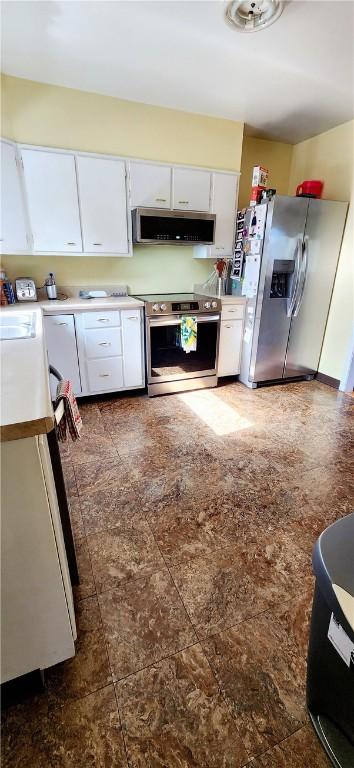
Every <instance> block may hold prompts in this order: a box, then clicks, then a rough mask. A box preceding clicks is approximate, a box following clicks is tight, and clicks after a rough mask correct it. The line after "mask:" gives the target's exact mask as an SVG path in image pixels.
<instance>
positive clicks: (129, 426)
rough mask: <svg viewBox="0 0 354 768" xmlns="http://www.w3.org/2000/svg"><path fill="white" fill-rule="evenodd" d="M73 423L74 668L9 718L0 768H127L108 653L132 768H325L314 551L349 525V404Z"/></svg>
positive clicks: (89, 415)
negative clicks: (314, 670) (316, 665)
mask: <svg viewBox="0 0 354 768" xmlns="http://www.w3.org/2000/svg"><path fill="white" fill-rule="evenodd" d="M203 408H204V410H203ZM80 411H81V415H82V418H83V425H84V426H83V432H82V440H81V441H79V442H77V443H72V442H71V441H70V440H68V441H67V442H66V443H65V444H61V445H60V451H61V456H62V462H63V468H64V475H65V481H66V487H67V491H68V497H69V500H70V502H71V517H72V524H73V530H74V536H75V547H76V550H77V557H78V565H79V573H80V579H81V581H80V585H79V587H77V588H75V590H74V594H75V599H76V604H77V618H78V625H79V639H78V643H77V649H78V653H77V655H76V657H75V658H74V659H72V660H69V661H67V662H65V663H64V664H61V665H57V666H56V667H55V668H53V669H52V670H48V672H47V679H48V690H47V691H46V692H45V693H44V694H43V695H42V696H37V697H36V698H35V699H33V698H32V699H29V700H28V701H27V702H25V703H23V704H21V705H18V706H16V707H10V708H9V710H8V711H7V712H5V714H4V721H5V727H4V736H3V750H4V756H5V757H4V765H5V766H6V768H10V766H11V768H19V766H21V768H22V767H23V768H72V766H75V768H108V766H109V768H111V766H112V768H117V767H118V766H119V767H120V766H122V768H123V766H124V768H127V763H126V759H125V755H124V750H123V742H122V735H121V732H120V729H119V721H118V712H117V707H116V702H115V701H114V697H113V689H112V686H111V685H110V684H109V685H108V686H107V687H105V686H106V685H107V683H110V681H111V679H112V677H111V669H110V668H109V667H108V661H107V654H106V646H108V648H109V654H110V661H111V666H112V669H113V672H114V673H115V675H116V677H120V676H121V675H127V677H125V679H124V680H123V679H120V682H117V683H116V692H117V694H118V697H119V701H120V705H121V708H122V714H123V719H124V729H125V735H126V743H127V748H128V752H129V759H130V768H144V767H145V766H146V768H182V767H183V768H187V767H190V768H197V767H198V766H200V767H201V768H207V766H208V768H219V767H220V768H229V767H230V766H233V767H235V768H238V767H239V766H241V765H242V766H244V765H245V764H247V765H250V766H252V768H253V766H254V768H315V766H316V768H325V766H327V765H328V761H327V758H326V757H325V755H324V752H323V751H322V749H321V747H320V745H319V744H318V742H317V740H316V737H315V735H314V734H313V732H312V730H311V729H310V728H309V727H308V726H307V725H306V726H304V725H303V723H305V722H306V723H307V722H308V720H307V718H306V716H305V708H304V687H305V678H306V653H307V642H308V624H309V617H310V612H311V602H312V591H313V577H312V576H311V551H312V547H313V544H314V542H315V540H316V539H317V537H318V535H319V534H320V533H321V532H322V530H324V528H326V527H327V526H328V525H329V524H331V523H332V522H334V521H335V520H336V519H338V518H339V517H341V516H342V515H343V514H346V513H347V512H348V511H352V508H354V488H353V480H352V477H353V469H354V460H353V455H354V437H353V435H354V430H353V424H354V416H353V414H354V401H353V399H352V398H350V397H347V396H345V395H343V394H341V393H338V392H336V391H335V390H333V389H330V388H329V387H326V386H325V385H322V384H319V383H318V382H296V383H292V384H287V385H286V386H271V387H262V388H258V389H256V390H254V391H251V390H249V389H247V388H246V387H244V386H242V385H241V384H239V383H238V382H227V383H225V384H224V385H223V386H220V387H218V388H217V389H214V390H210V391H208V392H204V393H203V392H202V393H198V392H192V393H187V395H184V394H183V395H178V394H176V395H172V396H170V397H161V398H148V397H147V396H146V395H145V394H141V392H139V393H137V394H136V395H128V396H126V395H124V396H122V395H119V396H117V397H114V396H113V397H110V398H109V399H108V398H102V399H100V400H97V401H96V402H91V403H89V402H87V401H82V402H81V403H80ZM84 530H85V532H86V533H87V534H88V544H89V549H90V552H91V557H92V563H93V569H92V566H91V557H90V554H89V549H88V547H87V545H86V538H85V536H83V532H84ZM165 562H166V563H167V565H168V566H169V567H170V571H171V573H172V577H173V580H174V584H175V585H176V586H177V590H178V591H179V594H180V596H181V598H182V600H183V603H182V601H181V598H180V596H179V595H178V594H177V591H176V589H175V586H174V585H173V584H172V583H171V580H170V576H169V575H168V573H167V570H166V566H165ZM93 571H94V573H93ZM94 576H95V580H96V584H95V581H94ZM96 585H97V588H98V590H99V592H100V595H99V597H98V600H99V602H100V605H101V610H102V616H103V619H104V628H103V626H102V624H101V613H100V612H99V610H98V602H97V598H96V596H95V594H96ZM269 606H271V607H269ZM185 610H187V612H188V615H189V617H190V619H191V620H192V621H193V623H194V626H195V628H196V629H197V631H198V635H199V637H200V638H203V639H202V646H203V649H204V652H203V650H202V649H201V646H200V645H199V644H198V643H195V642H194V641H195V639H196V638H195V635H194V629H193V628H192V627H191V624H190V622H189V619H187V618H186V614H185ZM255 614H257V615H255ZM104 632H105V633H106V637H103V633H104ZM182 646H184V650H183V651H180V650H179V649H180V648H181V647H182ZM162 657H164V658H162ZM207 657H208V659H209V661H207ZM157 659H159V660H158V661H157ZM146 665H148V666H146ZM141 666H144V668H143V669H141ZM138 669H140V671H136V670H138ZM212 670H213V671H212ZM101 685H102V686H104V687H103V688H102V689H100V690H96V689H97V688H98V686H101ZM219 686H220V687H219ZM220 689H221V691H220ZM92 691H94V692H92ZM76 697H81V698H76ZM276 742H278V743H277V744H276ZM246 747H247V752H246ZM252 758H253V759H252ZM249 761H250V762H249Z"/></svg>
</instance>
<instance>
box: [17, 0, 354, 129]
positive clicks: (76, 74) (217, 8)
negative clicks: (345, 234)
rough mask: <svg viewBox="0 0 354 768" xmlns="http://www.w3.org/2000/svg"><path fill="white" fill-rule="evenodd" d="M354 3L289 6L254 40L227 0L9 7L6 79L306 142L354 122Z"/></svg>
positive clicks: (304, 0)
mask: <svg viewBox="0 0 354 768" xmlns="http://www.w3.org/2000/svg"><path fill="white" fill-rule="evenodd" d="M353 8H354V5H353V1H352V0H333V2H332V1H331V0H290V2H287V3H286V5H285V9H284V12H283V14H282V16H281V17H280V19H279V20H278V21H276V23H275V24H274V25H273V26H271V27H269V28H268V29H265V30H262V31H259V32H256V33H254V34H244V33H240V32H238V31H237V30H236V29H235V30H234V29H233V28H232V27H231V26H229V25H228V24H227V23H226V22H225V19H224V12H225V3H224V2H223V1H222V0H211V1H210V2H209V1H205V0H199V1H198V0H197V1H196V2H195V1H192V0H179V2H174V1H172V2H169V0H161V1H160V2H159V1H157V2H156V1H155V0H145V1H144V0H143V1H141V0H137V1H135V0H130V1H129V0H122V1H121V2H116V1H110V2H106V0H101V1H100V2H99V1H98V2H97V0H90V1H88V2H77V1H76V0H69V1H67V2H62V1H61V0H60V1H57V0H51V1H50V2H46V1H44V2H43V1H41V2H32V1H31V2H19V1H18V0H12V1H11V2H7V1H6V2H3V3H2V59H3V61H2V70H3V71H4V72H6V73H8V74H11V75H16V76H18V77H25V78H29V79H32V80H38V81H41V82H45V83H53V84H56V85H64V86H68V87H70V88H78V89H82V90H85V91H95V92H97V93H103V94H109V95H111V96H117V97H120V98H123V99H131V100H133V101H141V102H145V103H148V104H157V105H161V106H165V107H172V108H174V109H183V110H187V111H190V112H199V113H202V114H206V115H215V116H217V117H225V118H231V119H234V120H242V121H244V122H245V123H246V129H247V132H248V133H250V134H254V135H259V136H264V137H270V138H275V139H280V140H283V141H289V142H292V143H293V142H297V141H301V140H302V139H304V138H307V137H309V136H312V135H314V134H316V133H320V132H322V131H324V130H327V129H329V128H331V127H333V126H335V125H339V124H340V123H343V122H345V121H346V120H349V119H351V118H352V117H353Z"/></svg>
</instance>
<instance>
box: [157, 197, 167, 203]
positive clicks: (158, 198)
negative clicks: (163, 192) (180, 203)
mask: <svg viewBox="0 0 354 768" xmlns="http://www.w3.org/2000/svg"><path fill="white" fill-rule="evenodd" d="M155 202H156V203H165V202H166V198H165V197H155Z"/></svg>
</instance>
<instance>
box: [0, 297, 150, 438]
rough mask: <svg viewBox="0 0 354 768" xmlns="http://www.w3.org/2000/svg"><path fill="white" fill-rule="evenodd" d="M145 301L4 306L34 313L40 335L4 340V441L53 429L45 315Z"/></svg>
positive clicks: (138, 305) (42, 302)
mask: <svg viewBox="0 0 354 768" xmlns="http://www.w3.org/2000/svg"><path fill="white" fill-rule="evenodd" d="M143 306H144V304H143V302H142V301H139V299H135V298H134V297H132V296H119V297H113V296H109V297H108V298H100V299H80V298H79V297H78V296H71V297H69V298H68V299H63V300H55V299H54V300H52V301H49V300H48V299H44V300H39V301H28V302H27V301H23V302H17V303H16V304H11V305H10V306H9V307H4V308H1V314H4V313H8V314H11V315H12V314H19V313H29V312H34V313H35V318H36V336H34V337H33V338H25V339H5V340H2V341H0V354H1V371H2V375H1V402H2V407H1V419H0V426H1V440H2V441H4V440H18V439H20V438H23V437H32V436H33V435H40V434H44V433H46V432H50V431H51V430H52V429H53V425H54V417H53V406H52V401H51V396H50V389H49V376H48V359H47V352H46V346H45V341H44V328H43V315H51V314H56V315H59V314H61V315H63V314H68V313H72V312H87V311H94V310H102V309H109V310H112V309H116V310H119V309H137V308H141V307H143Z"/></svg>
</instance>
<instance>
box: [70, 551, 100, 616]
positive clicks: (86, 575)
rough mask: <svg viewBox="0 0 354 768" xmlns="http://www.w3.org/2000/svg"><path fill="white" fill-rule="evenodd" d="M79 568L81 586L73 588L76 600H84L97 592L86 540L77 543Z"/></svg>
mask: <svg viewBox="0 0 354 768" xmlns="http://www.w3.org/2000/svg"><path fill="white" fill-rule="evenodd" d="M75 552H76V560H77V567H78V571H79V584H78V585H77V586H75V587H74V588H73V592H74V597H75V600H77V601H78V600H83V599H84V598H85V597H90V595H94V594H95V592H96V587H95V582H94V580H93V573H92V567H91V560H90V555H89V551H88V548H87V541H86V538H85V537H84V536H83V537H82V538H81V539H78V540H77V541H75Z"/></svg>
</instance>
